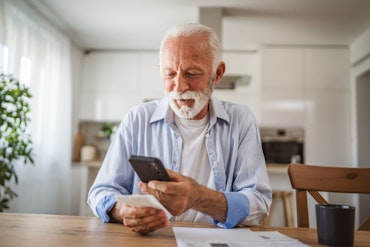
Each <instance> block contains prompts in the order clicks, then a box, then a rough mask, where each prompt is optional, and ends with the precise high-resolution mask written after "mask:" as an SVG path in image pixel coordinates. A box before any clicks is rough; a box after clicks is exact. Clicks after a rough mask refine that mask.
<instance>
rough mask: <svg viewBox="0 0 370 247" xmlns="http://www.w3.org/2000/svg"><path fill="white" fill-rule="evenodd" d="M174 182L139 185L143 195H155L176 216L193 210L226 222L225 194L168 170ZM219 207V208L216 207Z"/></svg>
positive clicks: (151, 182)
mask: <svg viewBox="0 0 370 247" xmlns="http://www.w3.org/2000/svg"><path fill="white" fill-rule="evenodd" d="M167 171H168V174H169V175H170V177H171V179H172V182H161V181H155V180H153V181H150V182H149V183H143V182H140V183H139V188H140V189H141V192H143V193H150V194H152V195H154V196H155V197H156V198H157V199H158V200H159V201H160V202H161V203H162V205H163V206H165V207H166V208H167V210H168V211H169V212H170V213H171V214H172V215H174V216H176V215H179V214H181V213H183V212H185V211H186V210H188V209H190V208H192V209H195V210H197V211H200V212H202V213H204V214H207V215H210V216H211V217H213V218H214V219H216V220H218V221H220V222H225V220H226V215H227V203H226V198H225V196H224V194H223V193H221V192H218V191H215V190H211V189H209V188H207V187H206V186H203V185H201V184H199V183H197V182H196V181H195V180H194V179H192V178H189V177H186V176H183V175H181V174H179V173H176V172H173V171H171V170H167ZM215 205H217V207H215Z"/></svg>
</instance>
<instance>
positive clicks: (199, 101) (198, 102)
mask: <svg viewBox="0 0 370 247" xmlns="http://www.w3.org/2000/svg"><path fill="white" fill-rule="evenodd" d="M213 85H214V83H213V80H212V82H211V83H210V84H209V86H208V87H207V88H206V89H205V90H204V91H202V92H196V91H186V92H184V93H182V94H179V93H176V92H173V91H172V92H170V93H168V92H165V93H166V96H167V97H168V99H169V104H170V106H171V108H172V110H173V111H174V112H175V114H176V115H177V116H178V117H180V118H184V119H193V118H194V117H196V116H197V115H198V114H199V113H200V112H201V111H202V109H203V108H204V107H205V106H206V104H207V103H208V101H209V99H210V98H211V95H212V91H213ZM180 99H193V100H194V105H193V106H192V107H189V106H181V107H180V108H179V107H178V106H177V104H176V100H180Z"/></svg>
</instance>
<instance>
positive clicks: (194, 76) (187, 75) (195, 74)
mask: <svg viewBox="0 0 370 247" xmlns="http://www.w3.org/2000/svg"><path fill="white" fill-rule="evenodd" d="M185 75H186V77H190V78H198V77H200V76H201V75H202V74H201V73H190V72H186V73H185Z"/></svg>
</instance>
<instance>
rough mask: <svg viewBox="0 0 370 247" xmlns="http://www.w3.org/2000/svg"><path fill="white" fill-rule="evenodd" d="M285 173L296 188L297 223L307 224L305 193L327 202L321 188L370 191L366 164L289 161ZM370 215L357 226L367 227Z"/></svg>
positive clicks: (332, 190)
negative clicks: (357, 165) (315, 164)
mask: <svg viewBox="0 0 370 247" xmlns="http://www.w3.org/2000/svg"><path fill="white" fill-rule="evenodd" d="M288 174H289V178H290V183H291V184H292V187H293V188H294V189H295V190H296V201H297V218H298V227H309V218H308V204H307V193H309V194H310V195H311V196H312V197H313V198H314V199H315V200H316V201H317V202H318V203H321V204H327V203H328V202H327V201H326V200H325V199H324V198H323V197H322V196H321V195H320V193H319V191H322V192H338V193H363V194H370V168H354V167H332V166H314V165H305V164H290V165H289V167H288ZM369 224H370V218H369V217H368V218H367V221H366V222H364V223H363V224H362V225H361V226H360V228H359V230H369Z"/></svg>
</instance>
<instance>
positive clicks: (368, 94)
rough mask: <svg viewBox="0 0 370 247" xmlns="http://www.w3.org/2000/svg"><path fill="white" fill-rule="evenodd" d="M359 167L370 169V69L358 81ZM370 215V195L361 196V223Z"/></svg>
mask: <svg viewBox="0 0 370 247" xmlns="http://www.w3.org/2000/svg"><path fill="white" fill-rule="evenodd" d="M356 96H357V97H356V109H357V110H356V111H357V112H356V116H357V121H356V122H357V159H358V166H359V167H363V168H370V153H369V147H370V111H369V106H370V69H369V70H368V71H367V72H366V73H364V74H362V75H360V76H359V77H357V80H356ZM369 214H370V195H359V219H360V222H362V221H363V220H365V219H366V217H367V216H368V215H369Z"/></svg>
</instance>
